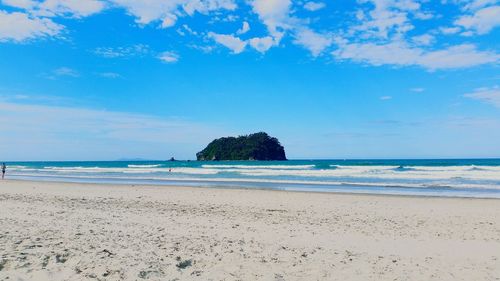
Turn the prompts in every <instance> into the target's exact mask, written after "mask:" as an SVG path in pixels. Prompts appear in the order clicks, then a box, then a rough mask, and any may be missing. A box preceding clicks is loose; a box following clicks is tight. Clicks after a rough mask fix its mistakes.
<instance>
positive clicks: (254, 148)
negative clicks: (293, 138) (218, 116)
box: [196, 132, 287, 161]
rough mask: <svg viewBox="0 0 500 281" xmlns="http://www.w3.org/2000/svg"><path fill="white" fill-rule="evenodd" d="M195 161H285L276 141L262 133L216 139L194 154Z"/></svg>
mask: <svg viewBox="0 0 500 281" xmlns="http://www.w3.org/2000/svg"><path fill="white" fill-rule="evenodd" d="M196 159H198V161H219V160H260V161H270V160H287V159H286V155H285V149H284V148H283V146H282V145H281V144H280V142H279V141H278V139H277V138H273V137H270V136H269V135H268V134H267V133H264V132H260V133H255V134H250V135H245V136H239V137H224V138H219V139H216V140H214V141H212V142H211V143H210V144H208V146H207V147H206V148H205V149H203V150H202V151H200V152H198V153H196Z"/></svg>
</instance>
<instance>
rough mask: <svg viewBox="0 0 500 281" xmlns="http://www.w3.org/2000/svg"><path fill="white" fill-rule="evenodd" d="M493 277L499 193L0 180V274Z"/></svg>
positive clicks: (498, 245)
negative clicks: (430, 194) (432, 194)
mask: <svg viewBox="0 0 500 281" xmlns="http://www.w3.org/2000/svg"><path fill="white" fill-rule="evenodd" d="M142 279H149V280H500V200H493V199H489V200H487V199H458V198H454V199H453V198H448V199H447V198H425V197H400V196H371V195H345V194H324V193H305V192H284V191H266V190H241V189H240V190H238V189H209V188H190V187H160V186H125V185H124V186H116V185H97V184H73V183H47V182H29V181H2V182H0V280H142Z"/></svg>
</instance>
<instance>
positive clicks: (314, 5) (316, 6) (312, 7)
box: [304, 1, 326, 12]
mask: <svg viewBox="0 0 500 281" xmlns="http://www.w3.org/2000/svg"><path fill="white" fill-rule="evenodd" d="M325 6H326V5H325V3H323V2H312V1H309V2H307V3H305V4H304V9H306V10H308V11H311V12H314V11H318V10H321V9H323V8H324V7H325Z"/></svg>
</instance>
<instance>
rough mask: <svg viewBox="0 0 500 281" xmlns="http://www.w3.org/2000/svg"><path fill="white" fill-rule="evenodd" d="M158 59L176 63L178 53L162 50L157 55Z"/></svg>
mask: <svg viewBox="0 0 500 281" xmlns="http://www.w3.org/2000/svg"><path fill="white" fill-rule="evenodd" d="M158 59H159V60H161V61H162V62H165V63H176V62H177V61H179V55H178V54H176V53H174V52H170V51H167V52H163V53H161V54H160V55H159V56H158Z"/></svg>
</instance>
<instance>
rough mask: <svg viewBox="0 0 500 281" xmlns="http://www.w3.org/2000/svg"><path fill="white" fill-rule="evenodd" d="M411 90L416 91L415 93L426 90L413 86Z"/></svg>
mask: <svg viewBox="0 0 500 281" xmlns="http://www.w3.org/2000/svg"><path fill="white" fill-rule="evenodd" d="M410 91H412V92H415V93H422V92H424V91H425V89H424V88H411V89H410Z"/></svg>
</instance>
